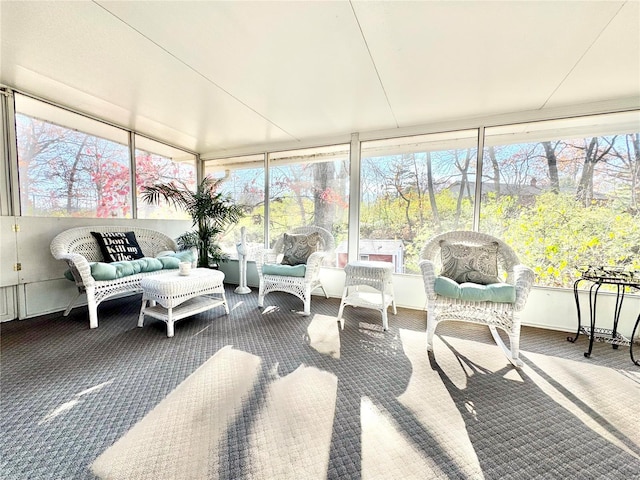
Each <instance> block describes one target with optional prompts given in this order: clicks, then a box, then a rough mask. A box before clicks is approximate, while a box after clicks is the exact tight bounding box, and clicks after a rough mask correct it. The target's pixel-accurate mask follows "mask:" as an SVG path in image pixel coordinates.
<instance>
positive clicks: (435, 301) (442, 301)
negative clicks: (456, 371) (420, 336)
mask: <svg viewBox="0 0 640 480" xmlns="http://www.w3.org/2000/svg"><path fill="white" fill-rule="evenodd" d="M441 240H448V241H449V242H454V243H465V244H468V245H473V246H479V245H483V244H487V243H491V242H497V243H498V274H499V276H500V277H501V278H503V277H504V278H506V279H505V280H504V281H505V282H506V283H509V284H511V285H514V286H515V288H516V301H515V303H514V304H509V303H493V302H468V301H462V300H456V299H452V298H446V297H442V296H440V295H438V294H436V292H435V290H434V284H435V279H436V276H437V274H438V272H439V269H440V266H441V262H440V241H441ZM420 258H421V259H422V260H421V262H420V270H421V271H422V279H423V281H424V289H425V293H426V294H427V311H428V323H427V349H428V350H431V349H432V348H433V335H434V333H435V330H436V326H437V325H438V323H439V322H441V321H444V320H458V321H464V322H471V323H480V324H484V325H488V326H489V328H490V329H491V334H492V335H493V338H494V339H495V340H496V343H497V344H498V345H499V346H500V347H501V348H502V349H503V351H504V352H505V354H506V355H507V357H508V358H509V360H510V361H511V362H512V363H513V364H514V365H516V366H520V365H522V361H521V360H520V358H519V354H520V353H519V350H520V323H521V321H520V315H519V312H520V311H522V309H523V308H524V306H525V304H526V302H527V297H528V296H529V292H530V291H531V287H532V286H533V282H534V274H533V270H531V269H530V268H529V267H526V266H524V265H521V264H520V261H519V259H518V256H517V255H516V253H515V252H514V251H513V249H512V248H511V247H509V246H508V245H507V244H505V243H504V242H503V241H502V240H499V239H497V238H495V237H493V236H491V235H487V234H484V233H479V232H470V231H454V232H447V233H443V234H441V235H437V236H435V237H433V238H432V239H430V240H429V241H428V242H427V243H426V244H425V246H424V247H423V249H422V252H421V254H420ZM496 328H501V329H502V330H504V331H505V332H506V333H507V335H508V336H509V342H510V349H508V348H507V347H506V345H505V344H504V342H503V341H502V339H501V338H500V336H499V335H498V333H497V331H496Z"/></svg>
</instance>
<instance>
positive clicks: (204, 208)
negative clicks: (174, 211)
mask: <svg viewBox="0 0 640 480" xmlns="http://www.w3.org/2000/svg"><path fill="white" fill-rule="evenodd" d="M221 181H222V180H220V179H214V178H210V177H205V178H204V179H203V180H202V182H200V184H199V185H198V186H197V188H196V191H195V192H194V191H193V190H189V188H187V186H186V185H185V184H184V183H182V184H181V185H178V184H176V183H175V182H169V183H164V184H162V183H161V184H156V185H150V186H146V187H143V191H142V199H143V200H144V201H145V202H147V203H149V204H155V205H158V204H159V203H160V200H162V199H164V200H165V201H166V202H167V203H169V204H171V205H173V206H174V207H176V208H182V209H183V210H185V211H186V212H187V213H188V214H189V215H190V216H191V219H192V221H193V226H194V227H197V229H196V230H192V231H189V232H185V233H183V234H182V235H180V236H179V237H178V238H177V239H176V241H177V243H178V246H179V247H180V248H182V249H185V250H186V249H189V248H193V247H196V248H197V250H198V267H205V268H208V267H210V266H211V265H212V264H214V265H217V264H219V263H220V262H223V261H226V260H227V259H228V255H226V254H225V253H224V252H223V251H222V249H221V248H220V245H219V244H218V243H217V236H218V235H219V234H220V233H222V232H224V230H225V229H226V228H227V227H228V226H229V225H231V224H232V223H235V222H237V221H238V220H239V219H240V218H241V217H242V216H243V215H244V208H243V207H242V206H241V205H235V204H234V203H233V202H232V200H231V198H230V197H229V196H228V195H225V194H223V193H220V192H218V191H217V188H218V185H219V184H220V183H221Z"/></svg>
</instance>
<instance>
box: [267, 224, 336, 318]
mask: <svg viewBox="0 0 640 480" xmlns="http://www.w3.org/2000/svg"><path fill="white" fill-rule="evenodd" d="M289 233H291V234H294V235H310V234H313V233H317V234H318V235H319V236H320V244H319V248H318V251H316V252H314V253H312V254H311V255H310V256H309V258H308V259H307V261H306V264H305V265H298V266H297V267H303V272H302V275H301V276H293V275H288V274H286V273H284V272H283V273H278V274H270V273H266V272H265V266H270V267H273V266H276V267H277V266H278V263H279V262H280V261H281V259H282V256H283V252H284V235H282V236H281V237H280V238H279V239H278V240H277V241H276V243H275V244H274V246H273V248H271V249H267V250H262V251H261V252H260V253H258V255H256V268H257V270H258V278H259V280H260V288H259V292H258V306H260V307H262V306H263V305H264V297H265V295H266V294H267V293H270V292H286V293H290V294H291V295H295V296H296V297H298V298H299V299H300V300H302V302H303V304H304V311H303V314H304V315H309V314H310V313H311V292H312V291H314V290H315V289H316V288H318V287H320V288H322V291H323V292H324V295H325V297H327V298H328V295H327V292H326V291H325V289H324V286H323V285H322V282H321V281H320V267H321V266H322V263H323V261H324V260H325V258H327V257H328V255H330V253H331V252H332V251H333V250H334V248H335V240H334V239H333V235H332V234H331V232H329V231H328V230H326V229H324V228H321V227H316V226H307V227H296V228H294V229H292V230H291V232H289Z"/></svg>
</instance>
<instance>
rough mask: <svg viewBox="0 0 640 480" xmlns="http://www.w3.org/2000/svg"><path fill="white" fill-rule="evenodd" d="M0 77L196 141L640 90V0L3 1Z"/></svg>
mask: <svg viewBox="0 0 640 480" xmlns="http://www.w3.org/2000/svg"><path fill="white" fill-rule="evenodd" d="M0 20H1V28H2V30H1V40H2V44H1V50H0V82H1V83H3V84H5V85H8V86H11V87H14V88H17V89H21V90H23V91H26V92H29V93H32V94H35V95H38V96H41V97H44V98H47V99H50V100H53V101H55V102H58V103H60V104H63V105H66V106H69V107H72V108H74V109H77V110H80V111H83V112H88V113H91V114H93V115H95V116H98V117H100V118H104V119H106V120H109V121H111V122H114V123H116V124H118V125H121V126H124V127H127V128H130V129H133V130H137V131H139V132H141V133H146V134H148V135H151V136H153V137H156V138H161V139H165V140H166V141H169V142H171V143H173V144H175V145H178V146H182V147H184V148H187V149H190V150H192V151H196V152H199V153H203V154H207V153H209V154H211V153H212V152H221V151H226V150H231V149H239V148H242V147H248V146H264V145H267V144H274V143H277V144H281V143H284V142H292V143H296V142H303V141H307V140H309V139H313V138H328V137H332V136H340V135H343V136H346V138H348V135H349V134H350V133H351V132H367V131H375V130H389V129H396V128H404V127H411V126H416V125H429V124H435V123H441V122H447V121H451V120H459V119H469V118H476V117H483V116H490V115H500V114H507V113H513V112H524V111H535V110H540V109H557V108H558V107H567V106H576V105H581V104H586V103H592V102H604V101H617V102H622V104H624V105H630V106H637V105H640V3H639V2H638V1H627V2H624V1H603V2H592V1H589V2H584V1H577V2H570V1H567V2H563V1H554V2H540V1H531V2H529V1H511V2H504V1H496V2H489V1H469V2H455V1H423V2H391V1H386V2H375V1H351V2H349V1H305V2H294V1H283V2H275V1H266V2H265V1H259V2H249V1H233V2H232V1H221V2H218V1H215V2H214V1H208V2H207V1H199V2H178V1H175V2H155V1H147V2H134V1H96V2H88V1H87V2H66V1H55V2H12V1H6V0H0Z"/></svg>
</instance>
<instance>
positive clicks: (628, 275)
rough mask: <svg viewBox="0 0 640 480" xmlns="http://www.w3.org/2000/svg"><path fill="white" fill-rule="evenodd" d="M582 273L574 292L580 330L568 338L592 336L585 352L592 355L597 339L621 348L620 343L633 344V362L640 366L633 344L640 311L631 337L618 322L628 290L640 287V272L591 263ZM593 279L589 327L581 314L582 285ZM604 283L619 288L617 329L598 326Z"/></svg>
mask: <svg viewBox="0 0 640 480" xmlns="http://www.w3.org/2000/svg"><path fill="white" fill-rule="evenodd" d="M582 270H583V271H582V275H581V276H580V278H578V279H577V280H576V281H575V282H574V284H573V295H574V297H575V300H576V309H577V313H578V330H577V332H576V335H575V337H567V340H568V341H569V342H571V343H574V342H575V341H576V340H578V337H579V336H580V333H584V334H585V335H587V336H588V337H589V349H588V351H586V352H584V356H585V357H587V358H589V357H590V356H591V352H592V350H593V342H594V341H596V342H606V343H610V344H612V345H613V348H614V349H617V348H618V346H620V345H625V346H629V355H630V356H631V361H632V362H633V363H634V364H636V365H640V360H635V358H634V355H633V344H634V339H635V338H636V331H637V330H638V324H640V313H639V314H638V318H637V320H636V322H635V325H634V327H633V331H632V333H631V338H626V337H625V336H624V335H622V334H620V332H618V322H619V320H620V313H621V311H622V302H623V300H624V295H625V292H626V291H628V290H630V289H634V290H640V271H638V270H625V269H623V268H619V267H592V266H588V267H586V268H584V269H582ZM583 281H587V282H591V286H590V287H589V321H590V325H589V328H586V327H583V326H582V319H581V314H580V300H579V298H578V285H579V284H580V282H583ZM602 285H613V286H615V287H616V290H617V295H616V305H615V309H614V314H613V329H607V328H600V327H596V305H597V300H598V291H599V290H600V287H601V286H602Z"/></svg>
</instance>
